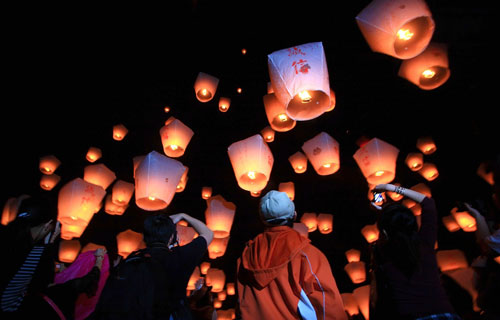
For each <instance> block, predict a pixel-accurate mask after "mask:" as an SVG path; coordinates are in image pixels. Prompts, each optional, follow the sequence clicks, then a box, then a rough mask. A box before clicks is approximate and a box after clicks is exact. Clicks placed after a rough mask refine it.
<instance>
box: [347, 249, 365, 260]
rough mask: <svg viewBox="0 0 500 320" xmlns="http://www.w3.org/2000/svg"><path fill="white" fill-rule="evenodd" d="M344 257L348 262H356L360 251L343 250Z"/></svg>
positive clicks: (359, 256)
mask: <svg viewBox="0 0 500 320" xmlns="http://www.w3.org/2000/svg"><path fill="white" fill-rule="evenodd" d="M345 257H346V259H347V262H349V263H351V262H357V261H359V260H360V258H361V251H359V250H357V249H349V250H347V251H346V252H345Z"/></svg>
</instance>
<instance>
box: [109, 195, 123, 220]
mask: <svg viewBox="0 0 500 320" xmlns="http://www.w3.org/2000/svg"><path fill="white" fill-rule="evenodd" d="M127 208H128V204H124V205H119V204H116V203H114V202H113V200H112V196H111V195H110V194H108V195H107V196H106V201H105V202H104V211H105V212H106V213H107V214H110V215H115V216H121V215H122V214H123V213H124V212H125V210H127Z"/></svg>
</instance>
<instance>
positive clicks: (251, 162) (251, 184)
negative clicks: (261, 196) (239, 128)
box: [227, 134, 274, 192]
mask: <svg viewBox="0 0 500 320" xmlns="http://www.w3.org/2000/svg"><path fill="white" fill-rule="evenodd" d="M227 152H228V154H229V160H231V165H232V167H233V171H234V174H235V176H236V180H237V182H238V185H239V186H240V188H242V189H243V190H247V191H254V192H255V191H260V190H262V189H264V188H265V187H266V185H267V182H268V181H269V177H270V175H271V169H272V168H273V163H274V157H273V154H272V153H271V149H269V146H268V145H267V143H266V142H265V141H264V139H262V136H261V135H260V134H256V135H253V136H251V137H249V138H246V139H244V140H240V141H237V142H234V143H232V144H231V145H230V146H229V147H228V149H227Z"/></svg>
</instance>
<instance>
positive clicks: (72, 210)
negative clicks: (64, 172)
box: [57, 178, 106, 233]
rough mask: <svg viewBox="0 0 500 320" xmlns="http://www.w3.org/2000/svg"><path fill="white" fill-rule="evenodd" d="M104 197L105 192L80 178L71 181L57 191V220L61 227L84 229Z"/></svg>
mask: <svg viewBox="0 0 500 320" xmlns="http://www.w3.org/2000/svg"><path fill="white" fill-rule="evenodd" d="M105 195H106V191H104V189H103V188H102V187H101V186H98V185H95V184H92V183H90V182H87V181H84V180H82V179H81V178H75V179H73V180H71V181H70V182H68V183H66V184H65V185H64V186H63V187H62V188H61V189H60V190H59V195H58V200H57V211H58V213H57V220H58V221H60V222H61V224H63V225H64V224H66V225H75V226H80V227H84V228H85V227H86V226H87V225H88V223H89V222H90V220H91V219H92V217H93V216H94V213H95V212H96V209H97V208H98V207H99V206H100V204H101V201H102V200H103V199H104V196H105ZM61 233H62V231H61Z"/></svg>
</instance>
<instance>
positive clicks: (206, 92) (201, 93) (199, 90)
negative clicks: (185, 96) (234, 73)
mask: <svg viewBox="0 0 500 320" xmlns="http://www.w3.org/2000/svg"><path fill="white" fill-rule="evenodd" d="M218 85H219V79H218V78H217V77H214V76H212V75H209V74H207V73H204V72H200V73H198V76H197V77H196V80H195V82H194V92H195V94H196V98H197V99H198V101H200V102H208V101H210V100H212V99H213V97H214V95H215V92H216V91H217V86H218Z"/></svg>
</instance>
